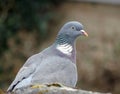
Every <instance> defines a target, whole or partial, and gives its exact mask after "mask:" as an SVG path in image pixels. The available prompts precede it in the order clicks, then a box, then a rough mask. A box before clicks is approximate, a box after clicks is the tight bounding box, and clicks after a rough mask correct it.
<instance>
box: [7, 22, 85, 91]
mask: <svg viewBox="0 0 120 94" xmlns="http://www.w3.org/2000/svg"><path fill="white" fill-rule="evenodd" d="M80 35H87V33H86V32H84V30H83V26H82V24H81V23H79V22H76V21H71V22H68V23H66V24H65V25H64V26H63V27H62V28H61V29H60V31H59V33H58V35H57V38H56V40H55V42H54V43H53V44H52V45H51V46H50V47H48V48H47V49H45V50H43V51H42V52H40V53H38V54H36V55H33V56H32V57H30V58H29V59H28V60H27V61H26V63H25V64H24V65H23V67H22V68H21V69H20V70H19V72H18V74H17V75H16V78H15V80H14V81H13V82H12V84H11V85H10V86H9V88H8V90H7V91H8V92H11V91H14V90H16V89H17V88H21V87H24V86H27V85H31V84H43V83H47V84H49V83H55V82H59V83H61V84H64V85H66V86H70V87H75V85H76V83H77V68H76V47H75V40H76V38H77V37H78V36H80Z"/></svg>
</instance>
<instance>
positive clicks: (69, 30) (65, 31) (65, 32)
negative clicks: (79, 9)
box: [57, 21, 88, 44]
mask: <svg viewBox="0 0 120 94" xmlns="http://www.w3.org/2000/svg"><path fill="white" fill-rule="evenodd" d="M82 35H84V36H88V34H87V33H86V32H85V31H84V30H83V25H82V24H81V23H79V22H77V21H70V22H67V23H66V24H65V25H64V26H63V27H62V28H61V29H60V31H59V33H58V35H57V43H59V44H64V43H69V44H71V43H73V42H74V40H75V39H76V38H77V37H78V36H82Z"/></svg>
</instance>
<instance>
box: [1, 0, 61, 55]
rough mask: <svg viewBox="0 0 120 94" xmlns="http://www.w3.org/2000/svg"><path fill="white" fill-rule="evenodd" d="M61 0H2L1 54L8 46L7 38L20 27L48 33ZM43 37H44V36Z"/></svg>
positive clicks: (41, 34) (42, 34)
mask: <svg viewBox="0 0 120 94" xmlns="http://www.w3.org/2000/svg"><path fill="white" fill-rule="evenodd" d="M60 2H61V1H59V0H0V54H1V53H2V52H3V51H4V50H6V49H7V48H8V46H7V40H8V39H9V37H11V36H14V35H15V34H16V33H17V32H19V30H20V29H25V30H27V31H28V32H31V31H33V30H36V31H37V32H38V33H39V35H40V36H45V34H47V31H48V30H47V29H48V22H49V21H51V20H53V19H54V16H53V15H54V12H53V10H54V8H55V7H56V6H57V5H58V4H59V3H60ZM42 38H43V37H42Z"/></svg>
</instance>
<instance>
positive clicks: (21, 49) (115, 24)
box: [0, 0, 120, 94]
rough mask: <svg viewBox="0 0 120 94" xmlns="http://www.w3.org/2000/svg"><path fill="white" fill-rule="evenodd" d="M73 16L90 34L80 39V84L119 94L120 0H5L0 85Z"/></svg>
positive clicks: (0, 13) (0, 2) (0, 3)
mask: <svg viewBox="0 0 120 94" xmlns="http://www.w3.org/2000/svg"><path fill="white" fill-rule="evenodd" d="M73 20H76V21H80V22H81V23H82V24H83V25H84V30H85V31H86V32H87V33H88V34H89V37H79V38H78V40H77V67H78V75H79V77H78V84H77V88H80V89H85V90H92V91H100V92H112V93H113V94H120V0H67V1H65V0H0V88H1V89H2V90H6V89H7V88H8V86H9V85H10V83H11V82H12V81H13V79H14V78H15V75H16V74H17V72H18V70H19V69H20V67H21V66H22V65H23V64H24V62H25V61H26V60H27V58H28V57H30V56H31V55H33V54H36V53H38V52H40V51H42V50H43V49H44V48H46V47H48V46H49V45H51V44H52V43H53V42H54V40H55V38H56V34H57V33H58V31H59V29H60V28H61V27H62V25H63V24H64V23H66V22H68V21H73ZM68 75H69V74H68Z"/></svg>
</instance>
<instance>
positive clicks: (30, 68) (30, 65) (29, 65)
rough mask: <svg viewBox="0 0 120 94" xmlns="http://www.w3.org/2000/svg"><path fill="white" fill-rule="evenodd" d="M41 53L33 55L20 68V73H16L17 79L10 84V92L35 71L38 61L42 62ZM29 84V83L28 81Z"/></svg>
mask: <svg viewBox="0 0 120 94" xmlns="http://www.w3.org/2000/svg"><path fill="white" fill-rule="evenodd" d="M40 56H41V55H39V54H36V55H33V56H31V57H30V58H29V59H28V60H27V61H26V63H25V64H24V65H23V67H22V68H21V69H20V70H19V72H18V74H17V75H16V78H15V80H14V81H13V82H12V84H11V85H10V86H9V88H8V90H7V91H8V92H11V91H13V90H14V89H15V87H16V86H17V85H18V84H19V83H20V82H21V81H23V80H25V79H26V78H28V77H30V76H31V75H32V74H33V73H34V72H35V69H36V67H37V64H35V63H38V62H39V64H40V62H41V58H40ZM26 84H27V83H26Z"/></svg>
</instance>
